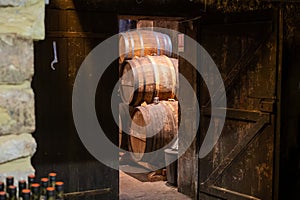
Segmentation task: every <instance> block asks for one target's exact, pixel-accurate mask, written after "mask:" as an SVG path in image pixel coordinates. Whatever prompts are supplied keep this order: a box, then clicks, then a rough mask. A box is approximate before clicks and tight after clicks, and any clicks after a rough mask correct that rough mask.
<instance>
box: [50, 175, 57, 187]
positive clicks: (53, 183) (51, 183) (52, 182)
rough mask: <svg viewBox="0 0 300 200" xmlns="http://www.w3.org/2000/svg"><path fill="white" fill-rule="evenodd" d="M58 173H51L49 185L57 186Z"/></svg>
mask: <svg viewBox="0 0 300 200" xmlns="http://www.w3.org/2000/svg"><path fill="white" fill-rule="evenodd" d="M55 182H56V173H54V172H52V173H49V187H55Z"/></svg>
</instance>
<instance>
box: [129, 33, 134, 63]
mask: <svg viewBox="0 0 300 200" xmlns="http://www.w3.org/2000/svg"><path fill="white" fill-rule="evenodd" d="M129 36H130V43H131V57H132V58H133V57H134V40H133V37H132V32H130V33H129Z"/></svg>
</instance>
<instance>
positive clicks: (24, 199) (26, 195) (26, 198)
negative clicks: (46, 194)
mask: <svg viewBox="0 0 300 200" xmlns="http://www.w3.org/2000/svg"><path fill="white" fill-rule="evenodd" d="M21 196H22V200H30V190H29V189H23V190H22V191H21ZM19 198H20V197H19Z"/></svg>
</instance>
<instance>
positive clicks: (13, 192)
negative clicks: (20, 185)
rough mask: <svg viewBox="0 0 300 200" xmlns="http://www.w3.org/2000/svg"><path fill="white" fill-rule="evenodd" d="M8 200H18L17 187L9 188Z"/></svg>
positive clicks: (11, 186)
mask: <svg viewBox="0 0 300 200" xmlns="http://www.w3.org/2000/svg"><path fill="white" fill-rule="evenodd" d="M8 200H17V187H16V186H14V185H10V186H9V187H8Z"/></svg>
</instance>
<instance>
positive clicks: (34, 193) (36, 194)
mask: <svg viewBox="0 0 300 200" xmlns="http://www.w3.org/2000/svg"><path fill="white" fill-rule="evenodd" d="M30 189H31V200H39V199H40V184H39V183H33V184H31V188H30Z"/></svg>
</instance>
